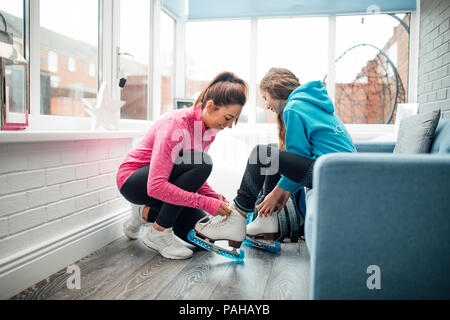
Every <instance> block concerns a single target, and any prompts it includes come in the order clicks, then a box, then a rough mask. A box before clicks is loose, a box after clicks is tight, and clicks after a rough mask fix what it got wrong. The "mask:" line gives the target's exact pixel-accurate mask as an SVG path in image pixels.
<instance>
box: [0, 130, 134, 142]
mask: <svg viewBox="0 0 450 320" xmlns="http://www.w3.org/2000/svg"><path fill="white" fill-rule="evenodd" d="M141 135H142V132H140V131H132V130H129V131H1V132H0V143H17V142H45V141H74V140H75V141H78V140H105V139H132V138H136V137H139V136H141Z"/></svg>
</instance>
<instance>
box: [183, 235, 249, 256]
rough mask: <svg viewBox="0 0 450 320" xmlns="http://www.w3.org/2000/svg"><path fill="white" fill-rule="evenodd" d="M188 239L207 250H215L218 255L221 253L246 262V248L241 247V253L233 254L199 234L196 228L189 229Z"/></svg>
mask: <svg viewBox="0 0 450 320" xmlns="http://www.w3.org/2000/svg"><path fill="white" fill-rule="evenodd" d="M187 238H188V240H189V241H191V242H192V243H195V244H196V245H198V246H200V247H202V248H203V249H205V250H208V251H210V252H214V253H216V254H218V255H221V256H223V257H226V258H229V259H232V260H235V261H236V262H238V263H242V262H244V250H243V249H240V250H239V253H237V252H236V254H233V253H231V252H229V251H227V250H225V249H221V248H219V247H218V246H216V245H214V243H212V242H210V241H209V240H208V239H202V238H201V237H200V236H198V235H197V233H196V232H195V230H194V229H192V230H191V231H189V233H188V236H187Z"/></svg>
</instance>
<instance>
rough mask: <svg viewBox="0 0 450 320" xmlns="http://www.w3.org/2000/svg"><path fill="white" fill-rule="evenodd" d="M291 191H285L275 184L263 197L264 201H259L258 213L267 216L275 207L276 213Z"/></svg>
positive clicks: (283, 204) (281, 207)
mask: <svg viewBox="0 0 450 320" xmlns="http://www.w3.org/2000/svg"><path fill="white" fill-rule="evenodd" d="M290 195H291V193H290V192H289V191H285V190H283V189H281V188H280V187H278V186H276V187H275V188H274V189H273V190H272V191H271V192H270V193H269V194H268V195H267V196H266V197H265V198H264V201H263V202H261V203H260V204H259V205H258V207H257V209H258V212H259V214H260V215H263V214H264V216H266V217H267V216H268V215H272V213H273V210H275V207H277V208H278V213H279V212H280V211H281V209H283V208H284V206H285V205H286V202H287V201H288V200H289V196H290Z"/></svg>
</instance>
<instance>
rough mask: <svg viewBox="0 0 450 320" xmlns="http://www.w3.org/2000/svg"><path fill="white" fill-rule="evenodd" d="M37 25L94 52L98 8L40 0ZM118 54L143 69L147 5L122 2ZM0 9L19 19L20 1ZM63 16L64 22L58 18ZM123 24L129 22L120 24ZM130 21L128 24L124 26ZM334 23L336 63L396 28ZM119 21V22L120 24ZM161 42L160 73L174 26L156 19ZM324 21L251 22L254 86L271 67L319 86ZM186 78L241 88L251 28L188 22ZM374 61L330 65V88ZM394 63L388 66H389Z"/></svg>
mask: <svg viewBox="0 0 450 320" xmlns="http://www.w3.org/2000/svg"><path fill="white" fill-rule="evenodd" d="M40 2H41V10H40V19H41V25H42V26H43V27H45V28H48V29H51V30H54V31H57V32H59V33H62V34H64V35H66V36H69V37H72V38H74V39H77V40H82V41H85V42H87V43H89V44H92V45H95V46H96V45H97V43H98V40H97V32H98V31H97V30H98V26H97V19H98V5H97V1H93V0H64V1H62V0H41V1H40ZM121 3H122V5H121V10H122V19H121V26H122V31H121V33H120V38H121V40H120V47H121V51H122V52H129V53H131V54H133V56H134V57H135V59H137V60H138V61H140V62H142V63H147V61H148V54H149V49H148V48H149V47H148V44H147V43H146V41H145V39H149V32H150V30H149V28H150V27H149V24H148V22H147V21H148V20H147V19H146V16H147V14H148V12H150V10H149V8H148V1H146V0H133V1H121ZM0 8H1V10H4V11H6V12H8V13H12V14H15V15H18V14H19V13H20V12H21V11H22V1H21V0H0ZM59 12H70V14H63V15H61V14H59ZM127 17H128V18H127ZM130 17H131V18H130ZM361 18H362V16H347V17H337V19H336V57H338V56H339V55H340V54H341V53H342V52H343V51H344V50H346V49H347V48H349V47H351V46H353V45H355V44H357V43H367V42H369V43H371V44H374V45H375V46H378V47H380V48H382V47H383V46H384V44H385V43H386V42H387V40H388V39H389V38H390V36H391V35H392V32H393V27H394V26H396V25H398V22H397V21H396V20H395V19H393V18H392V17H389V16H387V15H380V14H379V15H376V14H375V15H367V16H365V18H364V23H361ZM125 19H126V20H125ZM161 22H162V24H161V30H160V37H161V41H162V45H161V48H160V50H161V57H162V64H163V65H162V66H161V69H162V70H163V71H164V70H165V69H167V68H169V69H170V68H171V67H172V66H171V65H170V64H171V63H170V62H171V57H172V56H173V50H174V49H173V46H172V45H171V41H172V40H173V25H172V24H171V23H170V18H168V17H167V16H166V15H162V16H161ZM327 34H328V19H327V18H324V17H314V18H289V19H260V20H258V42H257V43H258V46H257V53H258V54H257V65H258V67H257V80H258V81H259V80H260V79H261V78H262V76H263V75H264V73H265V72H266V71H267V70H268V69H269V68H270V67H273V66H278V67H286V68H288V69H291V70H292V71H293V72H294V73H295V74H296V75H297V77H299V79H300V81H301V82H306V81H310V80H319V79H323V77H324V76H325V74H326V72H327V64H328V63H327V55H328V44H327V37H328V35H327ZM186 55H187V56H186V61H187V64H186V66H187V76H188V78H190V79H201V80H210V79H211V78H212V77H214V75H215V74H217V73H218V72H220V71H223V70H231V71H233V72H235V73H237V74H238V75H239V76H241V77H242V78H244V79H246V80H248V79H249V75H250V69H249V67H250V21H249V20H231V21H201V22H188V23H187V27H186ZM375 55H376V51H375V50H374V49H369V48H362V49H357V51H356V50H355V51H354V52H352V53H351V54H349V55H348V56H347V57H346V59H343V60H342V61H341V62H340V63H339V64H338V65H337V72H336V80H337V81H341V82H348V81H352V80H353V79H354V77H355V75H356V74H357V73H358V72H359V71H360V70H361V67H362V66H363V65H365V62H366V61H367V60H368V59H371V58H372V57H374V56H375ZM395 60H396V59H395V58H394V61H395Z"/></svg>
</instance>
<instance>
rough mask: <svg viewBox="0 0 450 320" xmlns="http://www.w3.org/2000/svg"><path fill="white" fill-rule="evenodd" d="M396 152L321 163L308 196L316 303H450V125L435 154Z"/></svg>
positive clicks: (378, 148) (374, 146)
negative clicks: (321, 300) (320, 300)
mask: <svg viewBox="0 0 450 320" xmlns="http://www.w3.org/2000/svg"><path fill="white" fill-rule="evenodd" d="M394 146H395V144H394V143H359V144H357V146H356V147H357V150H358V153H356V154H342V153H341V154H329V155H325V156H322V157H320V158H319V159H318V161H317V163H316V166H315V168H314V174H313V176H314V180H313V186H314V189H312V190H310V191H308V192H307V195H306V198H307V208H308V209H307V214H306V223H305V236H306V242H307V246H308V249H309V251H310V254H311V284H310V298H311V299H449V298H450V119H445V120H444V119H440V122H439V125H438V128H437V129H436V133H435V135H434V138H433V144H432V147H431V154H411V155H403V154H392V151H393V149H394ZM374 266H375V267H374ZM374 286H375V287H374Z"/></svg>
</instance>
